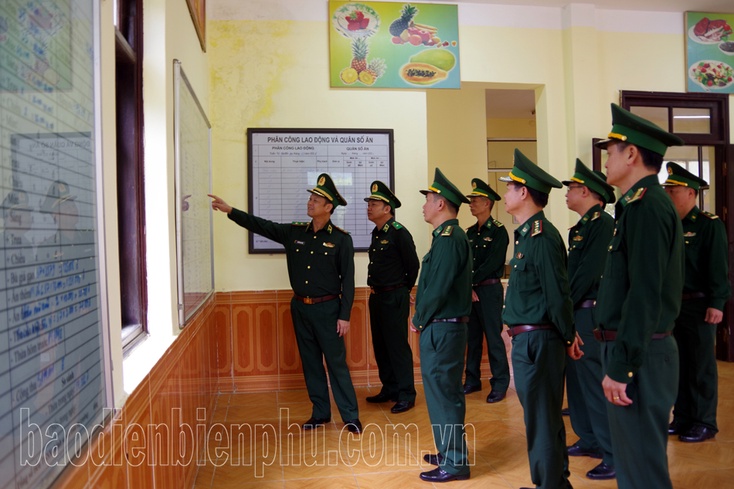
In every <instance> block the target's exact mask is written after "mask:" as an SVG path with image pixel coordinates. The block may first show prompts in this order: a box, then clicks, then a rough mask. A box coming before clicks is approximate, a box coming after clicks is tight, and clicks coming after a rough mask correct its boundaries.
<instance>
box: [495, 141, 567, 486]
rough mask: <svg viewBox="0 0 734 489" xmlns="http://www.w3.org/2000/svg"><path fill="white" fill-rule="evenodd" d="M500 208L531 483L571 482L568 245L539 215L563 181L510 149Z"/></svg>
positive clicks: (507, 318) (507, 316) (508, 316)
mask: <svg viewBox="0 0 734 489" xmlns="http://www.w3.org/2000/svg"><path fill="white" fill-rule="evenodd" d="M500 180H501V181H503V182H508V183H507V192H506V193H505V208H506V209H507V212H508V213H510V214H512V216H513V217H515V218H516V219H517V220H518V222H520V226H519V227H518V228H517V229H516V230H515V235H514V238H515V249H514V256H513V257H512V260H510V280H509V283H508V285H507V293H506V296H505V310H504V312H503V314H502V319H503V320H504V322H505V324H507V326H508V327H509V328H510V330H509V333H510V336H511V337H512V366H513V369H514V373H515V388H516V390H517V397H518V398H519V399H520V404H521V405H522V407H523V411H524V418H525V433H526V436H527V443H528V457H529V460H530V476H531V479H532V481H533V483H534V484H535V485H536V487H539V488H543V489H560V488H570V487H571V483H570V482H569V480H568V477H569V475H570V472H569V470H568V452H567V449H566V427H565V425H564V423H563V418H562V416H561V408H562V406H563V377H564V373H565V365H566V359H565V355H566V353H568V354H569V356H571V357H572V358H574V359H576V358H578V357H579V356H580V354H581V352H580V349H579V344H578V340H577V338H576V332H575V330H574V324H573V305H572V304H571V299H570V295H569V285H568V274H567V273H568V272H567V269H566V265H567V264H566V245H565V244H564V242H563V238H561V235H560V234H559V232H558V230H557V229H556V228H555V226H553V224H551V222H550V221H549V220H548V219H547V218H546V217H545V213H544V212H543V208H544V207H545V206H546V205H547V203H548V195H549V194H550V191H551V188H562V187H563V185H561V182H559V181H558V180H556V179H555V178H553V177H552V176H551V175H549V174H548V173H546V172H545V171H544V170H543V169H541V168H540V167H539V166H537V165H536V164H535V163H533V162H532V161H530V160H529V159H528V158H527V157H526V156H525V155H524V154H522V153H521V152H520V151H519V150H518V149H515V155H514V166H513V168H512V170H511V171H510V174H509V176H507V177H501V178H500Z"/></svg>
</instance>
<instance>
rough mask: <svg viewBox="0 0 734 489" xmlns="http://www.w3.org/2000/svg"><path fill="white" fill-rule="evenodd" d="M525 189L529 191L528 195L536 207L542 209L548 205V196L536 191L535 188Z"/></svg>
mask: <svg viewBox="0 0 734 489" xmlns="http://www.w3.org/2000/svg"><path fill="white" fill-rule="evenodd" d="M525 188H527V189H528V194H530V198H531V199H533V202H534V203H535V205H537V206H538V207H541V208H543V207H545V206H547V205H548V194H546V193H544V192H541V191H539V190H535V189H534V188H530V187H528V186H527V185H525Z"/></svg>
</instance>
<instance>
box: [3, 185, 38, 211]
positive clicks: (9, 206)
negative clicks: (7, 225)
mask: <svg viewBox="0 0 734 489" xmlns="http://www.w3.org/2000/svg"><path fill="white" fill-rule="evenodd" d="M2 209H3V210H4V211H12V210H22V211H29V210H31V206H30V203H29V201H28V193H26V191H25V190H19V189H15V190H11V191H10V192H9V193H8V195H6V196H5V198H4V199H3V203H2Z"/></svg>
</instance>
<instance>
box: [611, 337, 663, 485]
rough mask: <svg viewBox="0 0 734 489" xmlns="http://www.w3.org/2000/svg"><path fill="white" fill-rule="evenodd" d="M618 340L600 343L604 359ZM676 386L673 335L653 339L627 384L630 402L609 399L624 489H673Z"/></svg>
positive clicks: (615, 450) (618, 482)
mask: <svg viewBox="0 0 734 489" xmlns="http://www.w3.org/2000/svg"><path fill="white" fill-rule="evenodd" d="M614 347H615V342H613V341H609V342H605V343H602V359H603V362H605V363H604V364H606V362H607V361H608V359H609V358H610V356H611V352H612V351H613V348H614ZM677 390H678V346H677V345H676V342H675V339H674V338H673V337H672V336H668V337H666V338H663V339H660V340H651V341H650V344H649V346H648V348H647V354H646V355H645V360H644V362H643V364H642V366H641V367H640V369H639V370H638V371H637V374H635V376H634V377H633V378H632V382H630V383H629V384H628V385H627V397H629V398H630V399H631V400H632V404H630V405H629V406H615V405H614V404H612V403H610V402H607V413H608V415H609V428H610V432H611V434H612V449H613V450H614V462H615V463H614V468H615V469H616V471H617V487H619V488H620V489H650V488H652V487H654V488H655V489H671V488H672V487H673V485H672V483H671V482H670V473H669V471H668V454H667V452H666V449H667V446H668V421H669V418H670V410H671V408H672V407H673V403H674V402H675V396H676V391H677Z"/></svg>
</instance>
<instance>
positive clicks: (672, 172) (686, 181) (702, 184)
mask: <svg viewBox="0 0 734 489" xmlns="http://www.w3.org/2000/svg"><path fill="white" fill-rule="evenodd" d="M666 168H667V169H668V179H667V180H665V181H664V182H663V185H664V186H666V187H673V186H680V187H690V188H692V189H693V190H695V191H697V192H698V191H699V190H700V189H702V188H708V187H709V184H708V182H707V181H706V180H704V179H703V178H698V177H697V176H696V175H694V174H693V173H691V172H689V171H688V170H686V169H685V168H683V167H682V166H680V165H679V164H677V163H673V162H672V161H669V162H668V163H666Z"/></svg>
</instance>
